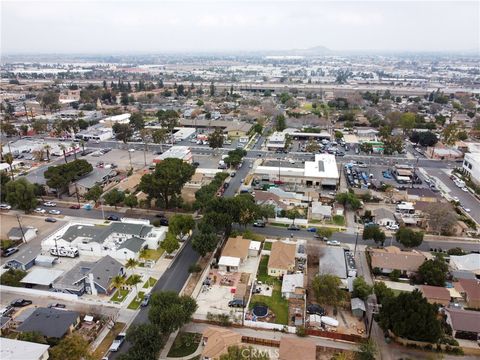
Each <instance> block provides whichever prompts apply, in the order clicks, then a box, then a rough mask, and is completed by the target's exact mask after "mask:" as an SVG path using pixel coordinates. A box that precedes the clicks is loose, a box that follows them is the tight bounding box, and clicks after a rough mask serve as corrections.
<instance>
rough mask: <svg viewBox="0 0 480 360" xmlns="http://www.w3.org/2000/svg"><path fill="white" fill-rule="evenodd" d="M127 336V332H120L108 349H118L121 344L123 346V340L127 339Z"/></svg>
mask: <svg viewBox="0 0 480 360" xmlns="http://www.w3.org/2000/svg"><path fill="white" fill-rule="evenodd" d="M125 336H127V334H126V333H120V334H118V335H117V337H116V338H115V339H114V340H113V343H112V345H111V346H110V349H108V351H112V352H116V351H118V349H120V346H122V344H123V342H124V341H125Z"/></svg>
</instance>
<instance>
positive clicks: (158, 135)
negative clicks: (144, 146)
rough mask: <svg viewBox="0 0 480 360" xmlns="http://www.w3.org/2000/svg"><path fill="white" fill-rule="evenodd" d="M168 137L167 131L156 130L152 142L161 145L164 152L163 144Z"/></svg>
mask: <svg viewBox="0 0 480 360" xmlns="http://www.w3.org/2000/svg"><path fill="white" fill-rule="evenodd" d="M167 135H168V132H167V130H166V129H156V130H154V131H153V132H152V140H153V142H154V143H155V144H160V151H161V152H163V143H164V142H165V141H166V140H167Z"/></svg>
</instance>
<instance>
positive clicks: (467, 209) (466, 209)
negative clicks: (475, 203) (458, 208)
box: [462, 207, 471, 213]
mask: <svg viewBox="0 0 480 360" xmlns="http://www.w3.org/2000/svg"><path fill="white" fill-rule="evenodd" d="M462 209H463V210H464V211H465V212H467V213H469V212H470V211H471V210H470V209H469V208H466V207H462Z"/></svg>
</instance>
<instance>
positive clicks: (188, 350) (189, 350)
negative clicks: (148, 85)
mask: <svg viewBox="0 0 480 360" xmlns="http://www.w3.org/2000/svg"><path fill="white" fill-rule="evenodd" d="M201 340H202V334H198V333H190V332H179V333H178V335H177V337H176V338H175V341H174V342H173V344H172V347H171V348H170V350H169V352H168V354H167V357H184V356H188V355H190V354H193V353H194V352H195V350H197V349H198V345H199V344H200V341H201Z"/></svg>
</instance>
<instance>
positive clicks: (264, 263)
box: [257, 255, 281, 285]
mask: <svg viewBox="0 0 480 360" xmlns="http://www.w3.org/2000/svg"><path fill="white" fill-rule="evenodd" d="M268 259H270V256H268V255H263V256H262V258H261V259H260V264H259V265H258V272H257V280H258V281H261V282H262V283H265V284H271V285H272V284H281V282H280V280H279V279H277V278H276V277H273V276H270V275H268Z"/></svg>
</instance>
